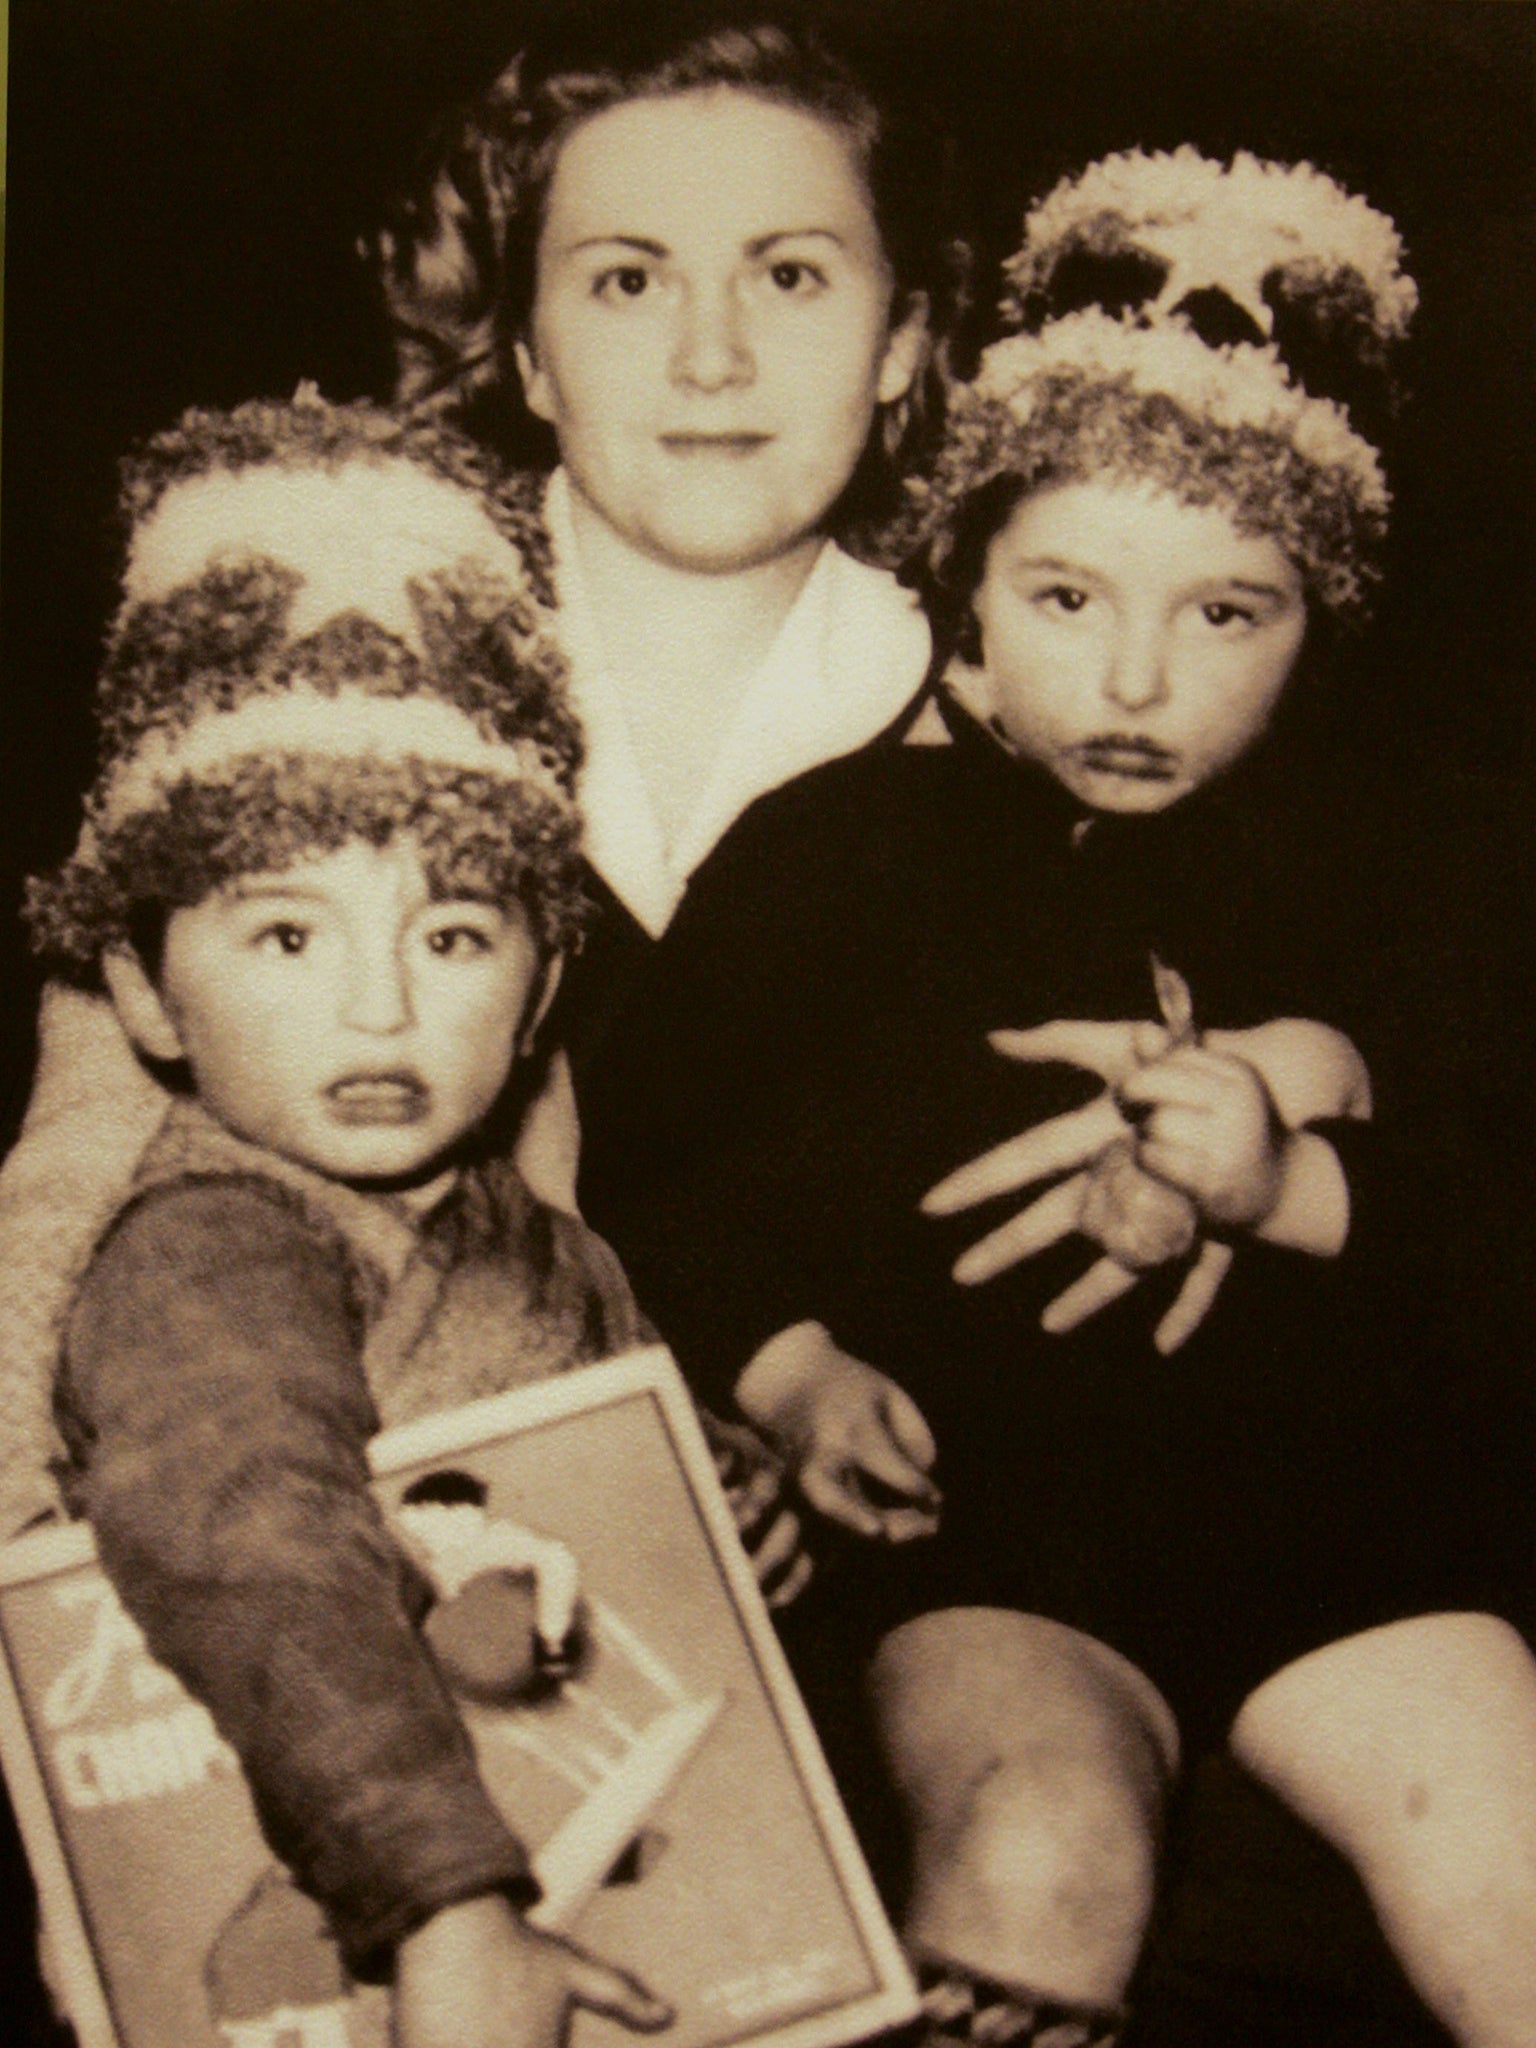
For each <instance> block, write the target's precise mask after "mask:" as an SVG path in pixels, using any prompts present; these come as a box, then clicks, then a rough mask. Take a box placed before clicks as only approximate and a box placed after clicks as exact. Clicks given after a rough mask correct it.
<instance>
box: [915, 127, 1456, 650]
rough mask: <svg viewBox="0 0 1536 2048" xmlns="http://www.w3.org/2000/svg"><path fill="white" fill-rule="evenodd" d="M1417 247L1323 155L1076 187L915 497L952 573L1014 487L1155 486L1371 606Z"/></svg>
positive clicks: (1333, 600) (1008, 267) (1062, 189)
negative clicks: (1266, 542)
mask: <svg viewBox="0 0 1536 2048" xmlns="http://www.w3.org/2000/svg"><path fill="white" fill-rule="evenodd" d="M1401 258H1402V244H1401V241H1400V239H1399V237H1398V234H1397V230H1396V229H1395V227H1394V226H1393V224H1392V222H1391V221H1390V220H1388V219H1387V218H1386V216H1385V215H1384V214H1381V213H1379V212H1377V211H1376V210H1375V209H1374V208H1373V207H1371V206H1370V205H1369V204H1368V203H1367V202H1366V201H1365V200H1364V199H1361V198H1359V197H1356V196H1352V195H1350V194H1348V193H1346V192H1345V191H1344V190H1343V188H1342V187H1341V186H1339V185H1338V184H1336V183H1335V182H1334V180H1333V179H1332V178H1330V177H1328V176H1326V175H1325V174H1324V173H1322V172H1320V171H1317V170H1314V169H1313V168H1312V167H1311V166H1310V165H1308V164H1295V165H1281V164H1272V163H1261V162H1260V161H1258V159H1256V158H1254V157H1252V156H1249V155H1246V154H1244V155H1239V156H1237V157H1235V158H1234V159H1233V161H1232V162H1231V163H1230V164H1225V165H1224V164H1220V163H1213V162H1211V161H1210V160H1208V159H1207V158H1205V157H1202V156H1200V155H1199V154H1198V153H1197V152H1196V151H1195V150H1193V149H1191V148H1184V149H1180V150H1177V151H1175V152H1174V153H1173V154H1171V155H1145V154H1143V153H1141V152H1128V153H1125V154H1123V155H1118V156H1112V157H1107V158H1105V159H1103V160H1102V161H1101V162H1099V163H1096V164H1093V165H1091V166H1090V167H1089V168H1088V169H1087V170H1086V171H1084V172H1083V173H1082V175H1081V176H1080V177H1077V178H1072V179H1066V180H1064V181H1063V182H1062V183H1061V184H1060V185H1058V186H1057V187H1056V188H1055V190H1054V191H1052V192H1051V193H1050V194H1049V195H1048V197H1047V198H1045V199H1044V200H1043V201H1041V203H1040V204H1039V205H1038V206H1036V207H1035V208H1034V209H1033V210H1032V211H1031V212H1030V214H1029V215H1028V217H1027V219H1026V221H1025V225H1024V240H1023V243H1022V245H1021V247H1020V248H1019V249H1018V251H1017V252H1016V253H1015V254H1014V255H1013V256H1012V257H1011V258H1010V259H1009V260H1008V262H1007V263H1006V264H1005V265H1004V277H1005V280H1006V284H1007V290H1006V293H1005V296H1004V298H1003V301H1002V308H1001V310H1002V313H1003V318H1004V321H1005V323H1006V324H1007V325H1008V326H1009V327H1010V328H1011V329H1012V330H1013V331H1012V332H1011V333H1009V334H1008V335H1007V336H1006V337H1005V338H1004V339H1003V340H1001V341H998V342H995V343H994V344H993V345H992V347H990V348H988V349H986V350H985V351H984V352H983V354H982V358H981V363H980V366H979V369H978V371H977V374H976V376H975V377H974V378H972V379H971V380H970V381H969V382H967V383H963V384H961V385H959V386H958V387H957V389H956V390H955V392H954V394H953V396H952V399H951V403H950V415H949V421H948V428H947V433H946V437H945V442H944V446H943V449H942V451H941V453H940V455H939V457H938V459H937V462H936V464H935V466H934V470H933V473H932V475H931V476H929V477H928V478H925V479H920V480H918V481H917V482H915V483H914V484H913V486H912V487H911V489H912V499H913V504H912V517H911V523H910V525H909V528H908V536H909V538H910V540H911V542H912V544H913V550H914V552H917V553H920V554H922V555H925V556H926V558H927V562H928V566H929V568H930V570H931V571H932V572H933V574H934V575H935V577H936V578H938V579H939V580H940V581H942V579H943V571H944V566H945V562H946V559H947V556H948V552H949V549H950V546H951V542H952V538H953V534H954V529H955V525H956V521H957V518H958V517H959V515H960V513H961V510H962V508H963V507H964V505H965V504H966V503H967V502H968V501H969V500H970V499H971V498H973V497H974V496H975V494H976V493H977V492H978V491H979V490H981V489H982V488H984V487H985V486H987V485H989V484H991V483H993V482H994V481H995V480H996V479H998V478H1003V477H1007V478H1011V479H1016V480H1017V481H1018V482H1019V483H1020V484H1021V485H1022V486H1023V487H1024V488H1026V489H1032V488H1035V487H1037V486H1041V485H1045V484H1049V483H1069V482H1082V481H1087V480H1090V479H1095V478H1108V479H1117V480H1133V479H1146V480H1150V481H1152V482H1154V483H1156V484H1159V485H1162V486H1165V487H1166V488H1168V489H1170V490H1172V491H1173V492H1174V493H1175V494H1176V495H1177V496H1179V497H1180V498H1181V499H1183V500H1184V501H1185V502H1187V503H1190V504H1215V505H1220V506H1222V507H1224V508H1225V509H1226V510H1228V511H1229V512H1230V513H1231V514H1232V516H1233V517H1234V519H1235V520H1236V521H1237V523H1238V525H1239V526H1240V527H1241V528H1242V529H1243V530H1244V531H1245V532H1250V533H1261V534H1265V535H1268V536H1269V537H1271V538H1273V539H1274V540H1275V541H1276V542H1277V543H1278V544H1279V545H1280V546H1281V547H1282V548H1283V549H1284V551H1285V552H1286V554H1287V555H1288V556H1289V557H1290V558H1291V560H1292V561H1294V562H1295V564H1296V566H1297V568H1298V569H1299V570H1300V572H1301V574H1302V576H1303V578H1304V579H1305V581H1306V584H1307V587H1308V590H1309V592H1310V594H1311V595H1312V597H1313V598H1314V599H1315V600H1316V601H1317V602H1319V603H1321V604H1322V605H1324V606H1325V607H1327V608H1328V609H1329V610H1330V611H1332V612H1334V613H1335V614H1337V615H1340V616H1346V617H1347V616H1349V615H1351V614H1358V613H1360V612H1361V611H1362V610H1363V609H1364V608H1365V605H1366V601H1367V599H1368V596H1369V593H1370V589H1371V587H1372V585H1373V584H1374V582H1375V580H1376V578H1377V576H1378V575H1379V557H1380V553H1381V549H1382V543H1383V541H1384V539H1385V536H1386V525H1387V513H1388V509H1389V505H1390V498H1389V494H1388V491H1387V485H1386V479H1385V476H1384V475H1383V471H1382V465H1381V459H1380V456H1379V454H1378V451H1377V449H1376V447H1375V446H1374V445H1373V444H1372V441H1371V440H1370V439H1368V438H1367V437H1366V434H1365V433H1364V432H1363V431H1362V428H1361V420H1362V419H1365V418H1370V419H1371V420H1372V421H1373V423H1374V421H1375V420H1376V419H1377V418H1382V419H1385V417H1386V416H1387V415H1388V414H1389V412H1390V410H1391V406H1392V403H1393V400H1394V396H1395V394H1394V391H1393V385H1392V376H1391V369H1392V364H1391V358H1392V355H1393V352H1394V350H1395V348H1396V345H1397V344H1398V343H1399V342H1400V341H1401V340H1402V338H1403V336H1404V335H1405V333H1406V331H1407V327H1408V323H1409V320H1410V319H1411V317H1412V314H1413V310H1414V306H1415V304H1416V302H1417V292H1416V290H1415V287H1414V284H1413V281H1412V279H1411V278H1409V277H1407V276H1405V275H1404V274H1403V271H1402V269H1401ZM1373 431H1379V429H1376V428H1375V427H1374V424H1373Z"/></svg>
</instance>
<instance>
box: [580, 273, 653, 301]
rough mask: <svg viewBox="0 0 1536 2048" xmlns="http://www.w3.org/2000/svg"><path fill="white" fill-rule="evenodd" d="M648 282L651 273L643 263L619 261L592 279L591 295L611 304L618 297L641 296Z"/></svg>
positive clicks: (632, 297)
mask: <svg viewBox="0 0 1536 2048" xmlns="http://www.w3.org/2000/svg"><path fill="white" fill-rule="evenodd" d="M650 284H651V273H650V272H649V271H648V270H647V269H646V267H645V265H644V264H643V263H620V264H616V265H615V266H614V268H613V269H612V270H604V271H601V272H599V274H598V275H597V276H596V277H595V278H594V279H593V280H592V296H593V298H595V299H603V300H606V301H607V302H608V304H610V305H612V304H613V303H614V302H615V301H616V300H618V299H638V298H642V297H643V296H644V294H645V293H646V291H647V290H648V289H649V288H650Z"/></svg>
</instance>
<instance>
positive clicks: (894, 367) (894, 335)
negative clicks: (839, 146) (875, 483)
mask: <svg viewBox="0 0 1536 2048" xmlns="http://www.w3.org/2000/svg"><path fill="white" fill-rule="evenodd" d="M927 354H928V294H927V293H926V292H913V294H912V296H911V298H910V299H909V300H908V301H907V311H906V316H905V318H904V319H903V320H902V323H901V325H900V326H899V327H893V328H892V329H891V334H890V339H889V340H888V341H887V342H886V344H885V354H884V356H883V357H882V358H881V362H880V375H879V378H878V380H877V382H876V386H875V397H876V399H877V401H878V402H879V403H880V404H881V405H893V404H894V403H895V401H896V400H897V399H898V398H905V397H906V395H907V393H908V392H909V391H910V390H911V389H912V386H913V384H914V383H915V382H916V381H917V376H918V372H919V371H920V370H921V369H922V367H923V363H924V361H925V360H926V358H927ZM526 381H527V380H526V378H525V379H524V382H525V383H526ZM528 402H529V404H530V405H532V404H533V400H532V399H530V400H529V401H528ZM535 410H537V407H535Z"/></svg>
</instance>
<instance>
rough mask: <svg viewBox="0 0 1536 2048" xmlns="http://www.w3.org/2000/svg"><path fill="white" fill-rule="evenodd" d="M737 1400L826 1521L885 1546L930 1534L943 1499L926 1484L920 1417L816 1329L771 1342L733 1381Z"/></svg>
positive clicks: (927, 1447)
mask: <svg viewBox="0 0 1536 2048" xmlns="http://www.w3.org/2000/svg"><path fill="white" fill-rule="evenodd" d="M736 1400H737V1403H738V1405H739V1407H740V1408H741V1411H742V1413H743V1414H744V1415H746V1416H747V1417H749V1419H750V1420H751V1421H752V1422H754V1423H755V1424H756V1425H757V1426H758V1427H759V1428H760V1429H762V1430H765V1431H766V1432H767V1433H768V1434H769V1435H770V1436H771V1437H772V1438H773V1439H774V1441H775V1442H776V1443H777V1444H779V1445H780V1447H781V1448H782V1449H783V1452H784V1455H785V1457H786V1458H787V1460H788V1462H789V1465H790V1469H791V1470H792V1471H793V1472H794V1474H795V1477H796V1479H797V1480H798V1482H799V1485H800V1490H801V1492H802V1493H803V1494H804V1495H805V1497H806V1499H807V1500H808V1501H809V1502H810V1504H811V1506H812V1507H813V1508H816V1509H817V1510H818V1511H819V1512H820V1513H821V1514H824V1515H826V1516H827V1517H828V1519H829V1520H831V1521H834V1522H840V1523H842V1525H843V1526H844V1528H847V1529H852V1530H853V1531H854V1532H855V1533H856V1534H858V1535H860V1536H869V1537H873V1538H876V1539H878V1540H881V1541H883V1542H886V1543H905V1542H909V1541H910V1540H911V1539H912V1538H914V1537H917V1536H931V1535H932V1534H933V1533H934V1531H935V1530H936V1529H937V1527H938V1521H939V1505H940V1495H939V1490H938V1488H937V1487H936V1486H935V1485H934V1483H933V1481H932V1479H931V1478H930V1477H929V1470H930V1468H931V1467H932V1465H933V1462H934V1459H935V1457H936V1456H937V1449H936V1446H935V1444H934V1441H933V1435H932V1432H931V1431H930V1430H929V1428H928V1424H927V1423H926V1421H925V1420H924V1419H923V1415H922V1411H921V1410H920V1409H919V1408H918V1406H917V1403H916V1402H915V1401H914V1400H913V1399H912V1398H911V1396H910V1395H909V1394H907V1393H906V1392H905V1391H904V1390H903V1389H902V1388H901V1387H899V1386H897V1384H896V1382H895V1381H894V1380H891V1379H887V1377H886V1376H885V1374H884V1373H882V1372H877V1371H876V1370H875V1368H874V1367H873V1366H872V1365H866V1364H865V1363H864V1362H863V1360H862V1359H858V1358H853V1357H850V1355H849V1354H848V1353H847V1352H846V1351H843V1350H841V1349H840V1348H839V1347H838V1346H837V1345H836V1344H835V1343H834V1342H833V1340H832V1338H831V1336H830V1335H829V1334H828V1332H827V1331H826V1330H825V1329H824V1328H823V1327H822V1325H821V1324H820V1323H796V1324H795V1325H794V1327H793V1328H791V1329H788V1330H782V1331H780V1333H779V1335H778V1336H777V1337H774V1338H772V1339H770V1341H769V1342H768V1343H767V1344H765V1345H764V1346H763V1347H762V1349H761V1350H760V1351H759V1352H758V1353H757V1355H756V1357H755V1358H753V1360H752V1362H751V1363H750V1364H749V1365H748V1367H747V1369H746V1371H745V1372H744V1373H743V1374H742V1376H741V1378H740V1380H738V1381H737V1384H736Z"/></svg>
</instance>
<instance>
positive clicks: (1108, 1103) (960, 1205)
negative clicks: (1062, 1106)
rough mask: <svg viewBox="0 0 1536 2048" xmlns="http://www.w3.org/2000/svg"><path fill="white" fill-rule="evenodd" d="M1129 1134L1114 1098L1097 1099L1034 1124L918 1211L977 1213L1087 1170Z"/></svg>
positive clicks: (945, 1183)
mask: <svg viewBox="0 0 1536 2048" xmlns="http://www.w3.org/2000/svg"><path fill="white" fill-rule="evenodd" d="M1126 1130H1127V1126H1126V1122H1125V1119H1124V1117H1122V1116H1121V1114H1120V1111H1119V1109H1118V1108H1117V1107H1116V1105H1115V1098H1114V1097H1113V1096H1112V1095H1107V1094H1106V1095H1098V1096H1095V1098H1094V1099H1093V1101H1092V1102H1090V1103H1087V1104H1085V1105H1084V1107H1083V1108H1082V1109H1072V1110H1068V1111H1067V1112H1066V1114H1065V1115H1064V1116H1053V1117H1051V1118H1049V1119H1048V1120H1047V1121H1046V1122H1045V1123H1043V1124H1034V1125H1032V1126H1031V1128H1030V1129H1029V1130H1027V1131H1023V1132H1021V1133H1020V1134H1019V1136H1018V1137H1016V1138H1010V1139H1009V1140H1008V1141H1007V1143H1006V1144H1003V1145H998V1146H996V1147H994V1149H993V1150H992V1151H990V1152H984V1153H982V1155H981V1157H980V1158H979V1159H972V1160H971V1161H970V1162H969V1163H968V1164H967V1165H965V1166H961V1167H958V1168H957V1169H956V1170H955V1172H953V1173H952V1174H950V1175H949V1176H948V1177H947V1178H946V1179H944V1180H941V1181H940V1182H939V1184H938V1186H937V1187H933V1188H930V1189H929V1190H928V1192H927V1194H926V1195H924V1197H923V1199H922V1201H921V1203H920V1204H919V1205H918V1206H919V1207H920V1208H921V1210H922V1212H923V1214H924V1215H925V1216H955V1215H958V1214H959V1213H960V1211H961V1210H963V1209H974V1208H975V1207H976V1205H977V1203H978V1202H990V1201H992V1200H993V1199H994V1198H995V1197H996V1196H998V1195H1011V1194H1016V1193H1017V1192H1018V1190H1019V1189H1020V1188H1027V1187H1029V1186H1030V1185H1031V1183H1032V1182H1034V1181H1037V1180H1046V1179H1048V1178H1049V1177H1050V1176H1051V1175H1052V1174H1053V1173H1071V1172H1073V1171H1075V1170H1076V1168H1078V1167H1079V1166H1086V1165H1087V1164H1088V1161H1089V1160H1090V1159H1096V1158H1097V1157H1098V1155H1099V1154H1100V1153H1101V1152H1102V1151H1103V1150H1104V1148H1105V1146H1106V1145H1112V1144H1114V1142H1115V1140H1116V1139H1117V1138H1123V1137H1124V1136H1125V1135H1126Z"/></svg>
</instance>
